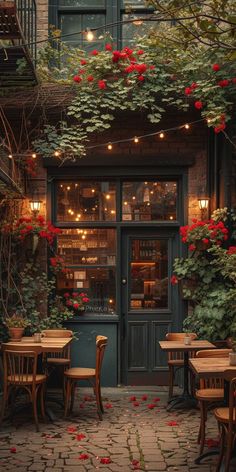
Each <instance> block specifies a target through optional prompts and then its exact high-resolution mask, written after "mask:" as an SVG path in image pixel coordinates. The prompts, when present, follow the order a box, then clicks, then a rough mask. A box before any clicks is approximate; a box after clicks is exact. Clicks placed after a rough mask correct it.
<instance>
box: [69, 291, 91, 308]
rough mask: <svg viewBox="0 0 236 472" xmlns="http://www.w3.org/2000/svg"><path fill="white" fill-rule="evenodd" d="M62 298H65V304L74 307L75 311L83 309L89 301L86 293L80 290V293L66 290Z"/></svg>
mask: <svg viewBox="0 0 236 472" xmlns="http://www.w3.org/2000/svg"><path fill="white" fill-rule="evenodd" d="M64 298H65V300H66V302H65V303H66V306H68V307H69V308H72V309H74V310H75V311H81V310H84V307H85V306H86V304H87V303H88V302H89V298H88V297H87V294H86V293H84V292H81V293H78V292H72V294H70V293H69V292H66V293H64Z"/></svg>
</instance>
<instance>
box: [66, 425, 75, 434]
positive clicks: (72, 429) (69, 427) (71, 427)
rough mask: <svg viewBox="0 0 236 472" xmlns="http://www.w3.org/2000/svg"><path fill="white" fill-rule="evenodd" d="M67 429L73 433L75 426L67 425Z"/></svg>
mask: <svg viewBox="0 0 236 472" xmlns="http://www.w3.org/2000/svg"><path fill="white" fill-rule="evenodd" d="M67 431H68V433H75V432H76V431H77V428H76V427H75V426H68V428H67Z"/></svg>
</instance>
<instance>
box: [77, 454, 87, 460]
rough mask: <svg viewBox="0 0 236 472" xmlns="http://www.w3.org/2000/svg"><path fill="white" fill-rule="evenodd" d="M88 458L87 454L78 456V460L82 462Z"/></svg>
mask: <svg viewBox="0 0 236 472" xmlns="http://www.w3.org/2000/svg"><path fill="white" fill-rule="evenodd" d="M88 458H89V456H88V454H80V456H79V459H80V460H84V461H85V460H86V459H88Z"/></svg>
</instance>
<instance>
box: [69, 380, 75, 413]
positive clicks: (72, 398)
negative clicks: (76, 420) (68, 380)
mask: <svg viewBox="0 0 236 472" xmlns="http://www.w3.org/2000/svg"><path fill="white" fill-rule="evenodd" d="M75 388H76V382H73V381H72V385H71V395H70V413H72V411H73V408H74V401H75Z"/></svg>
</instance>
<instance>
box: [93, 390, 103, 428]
mask: <svg viewBox="0 0 236 472" xmlns="http://www.w3.org/2000/svg"><path fill="white" fill-rule="evenodd" d="M95 396H96V403H97V412H98V416H99V419H100V420H101V421H102V409H101V404H100V401H101V399H100V395H99V385H98V384H97V383H96V385H95Z"/></svg>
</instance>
